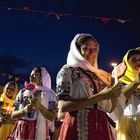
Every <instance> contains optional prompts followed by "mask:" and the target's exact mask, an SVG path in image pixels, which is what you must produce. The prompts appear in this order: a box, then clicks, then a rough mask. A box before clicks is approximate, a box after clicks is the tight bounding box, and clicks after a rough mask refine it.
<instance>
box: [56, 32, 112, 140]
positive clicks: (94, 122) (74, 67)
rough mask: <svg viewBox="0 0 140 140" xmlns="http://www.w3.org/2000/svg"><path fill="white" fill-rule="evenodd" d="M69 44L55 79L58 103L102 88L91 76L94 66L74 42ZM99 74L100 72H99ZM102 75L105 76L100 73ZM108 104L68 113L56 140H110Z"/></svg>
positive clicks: (95, 76)
mask: <svg viewBox="0 0 140 140" xmlns="http://www.w3.org/2000/svg"><path fill="white" fill-rule="evenodd" d="M80 35H82V34H78V35H77V36H76V37H75V38H74V40H73V41H72V43H71V49H70V52H69V54H68V59H67V65H64V66H63V67H62V68H61V70H60V71H59V73H58V75H57V96H58V98H59V100H67V96H69V97H72V98H75V99H80V98H84V97H89V96H90V95H93V94H97V93H98V92H99V91H100V90H101V89H103V88H104V87H105V84H104V83H105V82H104V83H103V82H102V80H103V78H104V76H103V77H102V76H100V78H101V79H102V80H101V79H100V78H99V77H98V76H97V75H95V74H94V71H95V70H96V69H97V60H96V63H95V65H94V66H92V65H91V64H89V62H88V61H87V60H85V59H84V58H83V57H82V56H81V55H80V53H79V51H78V50H77V48H76V46H75V41H76V39H77V38H78V37H79V36H80ZM100 72H101V71H100ZM101 73H102V74H103V75H104V74H105V72H101ZM110 109H111V102H110V100H104V101H101V102H99V103H98V104H95V105H93V106H88V107H87V108H84V109H81V110H78V111H73V112H67V113H66V116H65V119H64V122H63V124H62V127H61V131H60V137H59V140H111V139H113V138H112V134H111V129H110V123H112V121H111V120H110V118H109V117H108V116H107V115H106V113H105V112H107V111H110Z"/></svg>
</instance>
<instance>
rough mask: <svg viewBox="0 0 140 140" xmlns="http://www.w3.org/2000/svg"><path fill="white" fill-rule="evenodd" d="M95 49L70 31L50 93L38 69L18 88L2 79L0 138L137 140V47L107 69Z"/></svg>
mask: <svg viewBox="0 0 140 140" xmlns="http://www.w3.org/2000/svg"><path fill="white" fill-rule="evenodd" d="M99 48H100V46H99V43H98V41H97V40H96V39H95V38H94V37H93V36H92V35H91V34H87V33H80V34H76V35H75V37H74V38H73V40H72V41H71V43H70V50H69V52H68V55H67V62H66V64H65V65H64V66H63V67H62V68H61V69H60V71H59V72H58V74H57V77H56V90H55V91H54V90H52V88H51V76H50V74H49V73H48V71H47V70H46V68H44V67H35V68H33V70H32V71H31V73H30V76H29V82H28V83H27V82H26V83H25V84H24V88H22V89H19V88H18V84H17V83H16V82H15V81H9V82H8V83H6V85H5V87H4V89H3V93H2V94H1V96H0V139H2V140H140V129H139V128H140V69H139V68H140V47H137V48H133V49H130V50H128V52H127V53H126V55H125V56H124V58H123V60H122V62H121V63H120V64H119V65H118V66H117V67H116V69H115V70H116V72H114V71H112V73H109V72H106V71H105V70H103V69H100V68H99V67H98V53H99ZM115 74H116V75H115ZM116 76H117V77H118V82H117V83H116V82H115V77H116ZM118 114H119V115H118Z"/></svg>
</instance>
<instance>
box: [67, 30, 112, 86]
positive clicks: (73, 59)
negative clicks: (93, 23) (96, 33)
mask: <svg viewBox="0 0 140 140" xmlns="http://www.w3.org/2000/svg"><path fill="white" fill-rule="evenodd" d="M83 35H84V36H86V35H87V36H90V37H92V38H93V40H94V41H95V42H96V44H97V48H98V52H99V44H98V42H97V40H96V39H95V38H94V37H93V36H92V35H91V34H86V33H80V34H77V35H76V36H75V37H74V39H73V40H72V42H71V44H70V50H69V53H68V57H67V65H71V66H73V67H76V66H79V67H81V68H83V69H85V70H89V71H91V72H93V73H95V74H96V75H97V76H98V77H99V78H100V79H101V80H102V81H103V82H104V83H105V84H106V85H110V84H111V83H110V80H111V77H110V76H109V74H108V73H106V72H105V71H103V70H101V69H98V63H97V59H98V55H97V57H96V58H95V63H94V65H93V66H92V65H91V64H90V63H89V62H88V61H87V60H86V59H85V58H84V57H83V56H82V55H81V54H80V52H79V50H78V49H77V47H76V41H77V39H78V38H79V37H80V36H83Z"/></svg>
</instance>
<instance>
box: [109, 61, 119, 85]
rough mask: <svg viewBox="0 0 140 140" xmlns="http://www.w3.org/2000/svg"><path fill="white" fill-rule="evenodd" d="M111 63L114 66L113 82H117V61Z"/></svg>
mask: <svg viewBox="0 0 140 140" xmlns="http://www.w3.org/2000/svg"><path fill="white" fill-rule="evenodd" d="M111 65H112V66H113V67H114V79H115V84H117V83H118V75H117V63H111Z"/></svg>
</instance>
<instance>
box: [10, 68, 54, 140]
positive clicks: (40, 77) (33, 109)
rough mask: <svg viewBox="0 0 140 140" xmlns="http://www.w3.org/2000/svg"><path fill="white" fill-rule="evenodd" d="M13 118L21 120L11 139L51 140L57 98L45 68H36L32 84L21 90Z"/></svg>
mask: <svg viewBox="0 0 140 140" xmlns="http://www.w3.org/2000/svg"><path fill="white" fill-rule="evenodd" d="M14 107H15V110H14V111H13V113H12V117H13V118H19V119H18V121H17V122H16V124H15V128H14V130H13V132H12V134H11V136H10V137H12V138H13V139H14V140H29V139H30V140H50V137H49V129H50V127H51V126H52V123H51V122H52V121H53V120H54V119H55V109H56V96H55V92H54V91H53V90H52V89H51V78H50V75H49V73H48V72H47V70H46V69H45V68H40V67H36V68H34V69H33V70H32V72H31V74H30V83H26V84H25V88H24V89H22V90H20V92H19V93H18V95H17V97H16V101H15V103H14Z"/></svg>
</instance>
